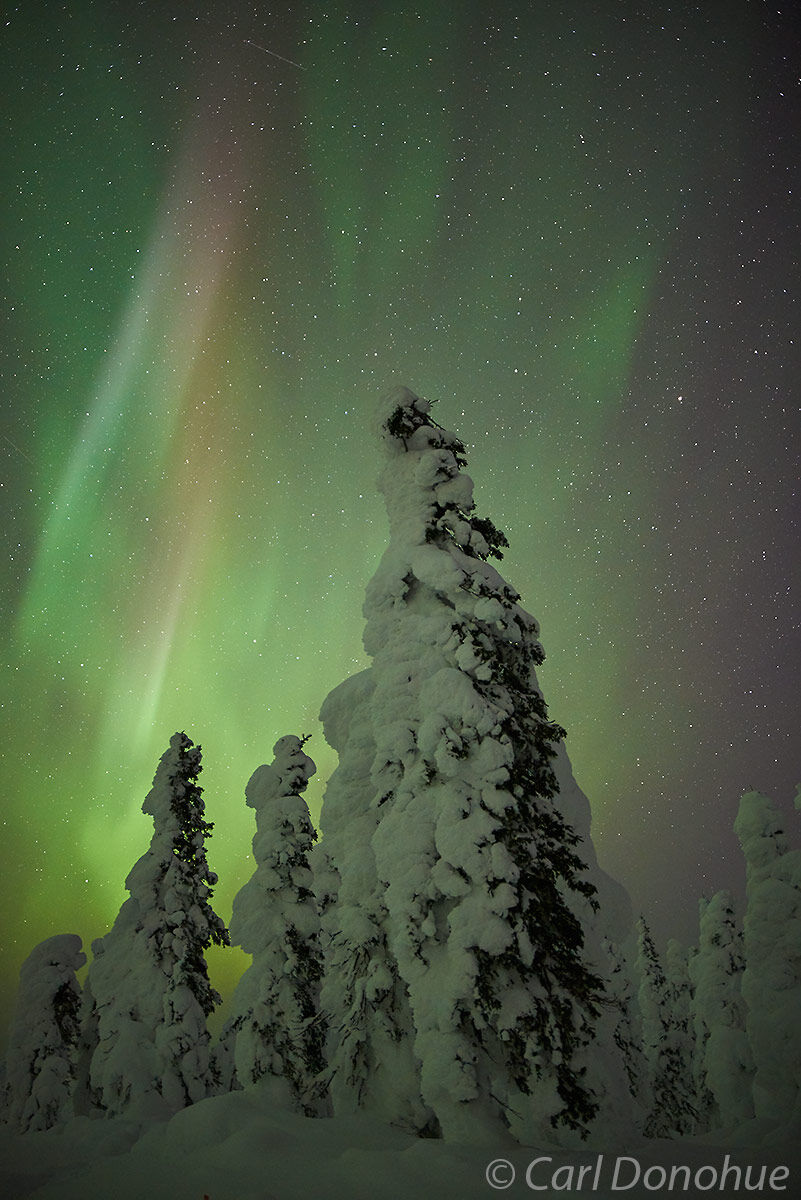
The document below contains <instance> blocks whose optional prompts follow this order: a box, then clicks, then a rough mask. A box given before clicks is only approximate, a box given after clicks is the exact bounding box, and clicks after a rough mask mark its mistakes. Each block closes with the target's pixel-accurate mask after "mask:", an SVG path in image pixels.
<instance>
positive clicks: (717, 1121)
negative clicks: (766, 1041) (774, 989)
mask: <svg viewBox="0 0 801 1200" xmlns="http://www.w3.org/2000/svg"><path fill="white" fill-rule="evenodd" d="M744 966H745V958H744V954H743V938H742V932H741V930H740V928H739V926H738V924H737V919H736V917H735V913H734V902H733V899H732V895H731V893H730V892H727V891H720V892H717V893H716V894H715V895H714V896H713V897H712V899H711V900H710V901H709V902H708V903H706V902H702V904H701V916H700V936H699V945H698V953H697V954H696V955H695V956H694V957H693V958H692V959H691V960H690V977H691V979H692V981H693V988H694V992H693V1000H692V1020H693V1027H694V1032H695V1060H694V1064H693V1076H694V1079H695V1091H696V1096H697V1105H698V1108H699V1113H700V1115H701V1116H702V1117H703V1119H704V1123H705V1124H706V1126H707V1127H708V1128H710V1129H717V1128H724V1129H727V1128H731V1127H732V1126H733V1125H737V1124H740V1123H742V1122H744V1121H748V1120H750V1119H751V1118H752V1117H753V1115H754V1104H753V1098H752V1095H751V1087H752V1076H753V1072H754V1066H753V1059H752V1057H751V1048H750V1046H749V1044H748V1037H747V1035H746V1032H745V1016H746V1009H745V1001H744V1000H743V996H742V977H743V969H744Z"/></svg>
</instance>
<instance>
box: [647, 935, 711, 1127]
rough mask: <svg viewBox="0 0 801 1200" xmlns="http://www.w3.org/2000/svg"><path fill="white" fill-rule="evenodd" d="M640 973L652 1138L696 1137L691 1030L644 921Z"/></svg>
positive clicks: (648, 1122) (649, 1124) (682, 1005)
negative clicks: (689, 1042)
mask: <svg viewBox="0 0 801 1200" xmlns="http://www.w3.org/2000/svg"><path fill="white" fill-rule="evenodd" d="M637 929H638V935H639V942H638V957H637V972H638V975H639V980H640V986H639V1005H640V1013H641V1016H642V1034H643V1050H644V1053H645V1060H646V1063H647V1066H648V1074H649V1082H650V1088H651V1105H650V1112H649V1114H648V1117H647V1120H646V1122H645V1126H644V1129H643V1132H644V1134H645V1136H646V1137H670V1136H672V1135H674V1134H685V1133H692V1132H693V1130H694V1129H695V1125H696V1122H697V1119H698V1114H697V1112H696V1110H695V1105H694V1103H693V1100H694V1094H693V1085H692V1070H691V1069H690V1070H688V1067H687V1058H688V1051H687V1030H686V1023H685V1020H684V1017H683V1015H682V1014H683V1009H684V1007H685V1006H684V1004H683V1003H682V1004H681V1005H680V1007H679V1012H678V1013H677V1008H676V995H675V991H674V988H673V987H672V986H671V985H670V983H669V982H668V980H667V977H666V975H665V971H664V968H663V967H662V963H661V961H660V958H659V955H658V953H657V950H656V946H655V945H654V942H653V938H652V937H651V933H650V930H649V928H648V926H647V924H646V923H645V921H644V920H643V919H642V918H641V919H640V920H639V922H638V923H637Z"/></svg>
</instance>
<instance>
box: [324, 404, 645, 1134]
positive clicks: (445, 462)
mask: <svg viewBox="0 0 801 1200" xmlns="http://www.w3.org/2000/svg"><path fill="white" fill-rule="evenodd" d="M429 414H430V404H429V403H428V402H427V401H425V400H422V399H420V398H419V397H416V396H414V395H413V394H412V393H411V392H409V391H408V390H407V389H405V388H401V389H398V390H397V391H396V392H394V393H393V394H392V396H390V397H388V398H387V400H386V401H385V402H384V403H383V405H382V409H381V414H380V418H379V426H380V432H381V437H382V441H383V444H384V447H385V450H386V454H387V459H388V461H387V464H386V466H385V468H384V470H383V472H382V474H381V478H380V481H379V487H380V489H381V491H382V492H383V493H384V496H385V500H386V504H387V510H388V513H389V520H390V544H389V546H388V548H387V550H386V552H385V554H384V556H383V559H382V562H381V565H380V566H379V569H378V571H377V573H376V575H375V577H374V578H373V580H372V581H371V583H370V584H369V585H368V589H367V597H366V601H365V609H364V611H365V616H366V619H367V624H366V629H365V635H364V640H365V649H366V650H367V653H368V654H369V655H370V656H371V658H372V660H373V665H372V667H371V668H370V670H369V672H367V673H365V676H362V677H357V680H358V681H359V682H358V683H357V682H356V681H355V680H354V681H348V682H347V683H346V684H345V685H342V687H341V689H337V691H335V692H334V693H332V695H331V696H330V697H329V699H328V701H327V702H326V706H325V707H324V710H323V715H324V716H326V715H327V717H328V721H327V723H326V734H327V736H328V728H329V726H334V727H335V726H337V725H339V727H340V728H339V729H338V730H337V732H336V733H335V734H334V744H335V745H337V743H339V744H338V745H337V748H338V749H339V752H340V768H339V771H340V772H342V775H343V777H346V776H350V777H351V778H353V777H355V776H356V775H357V773H358V772H357V769H356V766H355V764H356V761H357V759H358V760H359V761H360V764H361V765H360V768H359V769H360V770H361V782H360V783H359V785H358V787H357V789H356V790H355V791H353V792H351V793H350V795H348V793H347V790H346V788H345V786H344V784H342V785H340V782H339V781H337V783H336V784H335V785H334V786H332V787H330V788H329V790H328V792H327V793H326V797H325V801H324V806H323V815H322V826H323V838H324V844H330V847H331V848H330V857H331V860H332V862H333V863H334V864H335V865H336V867H337V869H338V871H339V874H340V880H341V886H340V894H339V897H338V899H337V902H336V903H335V904H334V905H333V906H332V908H331V910H330V914H329V916H330V918H331V923H330V924H329V928H331V929H336V927H337V925H338V931H337V933H336V937H335V939H334V942H333V943H332V945H333V946H334V947H336V953H337V960H336V962H337V963H339V964H342V963H348V962H350V963H352V964H353V968H352V977H351V979H350V982H349V983H348V986H347V987H346V988H344V989H343V988H339V987H338V986H337V985H336V983H331V984H328V983H327V986H326V996H327V1001H328V1004H329V1005H330V1008H331V1011H332V1029H333V1030H334V1031H335V1035H336V1031H337V1030H339V1029H341V1028H347V1029H348V1030H349V1032H350V1034H351V1045H352V1048H353V1050H354V1052H352V1053H351V1054H350V1055H349V1056H348V1057H347V1059H344V1060H343V1056H342V1055H341V1054H340V1055H339V1056H338V1055H337V1053H336V1050H334V1055H333V1057H334V1068H335V1072H336V1073H337V1074H338V1075H339V1076H340V1078H339V1080H338V1081H337V1078H336V1076H335V1080H334V1083H333V1090H334V1095H335V1104H336V1097H337V1094H338V1090H339V1089H342V1090H344V1091H347V1089H348V1087H350V1088H351V1089H356V1088H358V1087H359V1086H360V1085H363V1084H364V1081H365V1078H366V1076H367V1075H368V1073H369V1072H370V1071H371V1070H373V1069H380V1066H381V1057H382V1053H383V1046H384V1045H385V1040H382V1043H381V1046H380V1047H379V1045H378V1042H377V1040H376V1039H375V1035H376V1022H375V1020H374V1019H373V1014H372V1012H370V1011H369V1005H370V1003H371V1002H372V998H373V997H374V996H375V997H377V1004H378V1009H379V1013H380V1035H381V1038H382V1039H384V1038H385V1035H389V1036H390V1037H391V1036H392V1031H393V1030H395V1031H397V1036H398V1038H399V1039H400V1038H404V1037H405V1036H406V1030H407V1029H408V1025H409V1021H410V1020H411V1024H412V1025H413V1028H414V1042H413V1046H414V1061H412V1062H411V1063H410V1064H409V1070H408V1071H407V1072H406V1073H405V1074H404V1075H403V1076H402V1077H400V1078H399V1081H398V1085H397V1086H396V1093H397V1098H396V1105H397V1106H398V1108H399V1109H400V1108H401V1107H402V1108H403V1110H404V1111H405V1112H410V1111H412V1110H414V1109H416V1108H417V1109H419V1108H420V1106H421V1104H422V1105H423V1107H424V1110H425V1111H426V1112H429V1113H431V1114H433V1116H434V1118H435V1121H434V1122H433V1123H432V1122H431V1121H430V1119H429V1123H428V1128H429V1129H433V1128H435V1127H436V1125H438V1126H439V1128H440V1129H441V1130H442V1132H443V1133H444V1134H445V1136H446V1137H454V1138H463V1137H474V1136H480V1135H482V1134H483V1135H484V1136H489V1137H492V1136H493V1134H492V1131H493V1129H495V1130H497V1128H498V1125H499V1124H503V1125H506V1126H508V1127H510V1128H511V1129H512V1130H513V1131H514V1132H515V1134H516V1135H517V1136H520V1137H521V1138H528V1137H530V1136H537V1131H539V1132H541V1131H542V1130H543V1128H544V1129H547V1128H548V1127H549V1125H556V1126H560V1125H564V1126H566V1127H568V1128H572V1129H578V1130H584V1129H586V1127H587V1126H588V1124H589V1123H590V1122H591V1121H592V1119H593V1117H594V1115H595V1112H596V1108H597V1104H596V1098H595V1097H594V1096H593V1094H592V1093H591V1091H590V1088H589V1087H588V1085H587V1080H586V1077H585V1075H584V1066H583V1057H582V1056H583V1054H584V1051H585V1048H586V1047H587V1045H588V1043H589V1042H590V1040H591V1038H592V1033H593V1027H594V1024H595V1021H596V1018H597V1017H598V1013H599V1003H600V1000H601V994H602V983H601V979H600V978H599V976H598V974H597V973H596V972H595V971H594V970H593V969H592V968H591V966H590V964H589V963H588V961H587V957H586V954H585V947H584V931H583V928H582V921H583V919H584V918H587V917H589V915H590V913H591V909H592V907H593V906H594V904H595V895H594V891H595V889H594V886H593V884H592V882H590V879H589V878H588V875H587V872H586V870H585V863H586V861H587V860H588V858H589V855H588V856H587V859H585V858H583V857H582V854H583V851H584V849H586V847H582V850H581V851H579V849H578V844H579V842H580V837H579V834H578V833H577V832H576V831H575V830H574V829H573V828H572V827H571V824H570V823H569V821H567V820H566V819H565V815H564V813H563V811H562V809H561V807H560V804H559V801H558V799H557V794H558V792H559V781H558V778H557V774H556V771H555V764H556V763H558V747H559V743H560V741H561V739H562V737H563V736H564V731H563V730H562V729H561V728H560V727H559V726H558V725H557V724H555V723H554V722H552V721H551V720H550V719H549V717H548V714H547V710H546V706H545V702H544V700H543V697H542V693H541V691H540V689H539V686H538V684H537V680H536V674H535V669H536V666H537V665H538V664H539V663H541V662H542V659H543V652H542V648H541V646H540V643H539V640H538V634H539V630H538V626H537V623H536V621H535V620H534V618H533V617H531V616H530V615H529V614H528V613H526V612H525V611H524V610H523V609H522V608H521V607H520V605H519V603H518V600H519V597H518V594H517V593H516V592H515V591H514V589H513V588H511V587H510V586H509V585H508V584H507V583H506V582H505V581H504V580H503V578H502V577H501V576H500V575H499V573H498V572H497V571H496V570H495V569H494V567H493V566H491V565H490V563H489V562H488V559H489V558H491V557H495V558H500V557H501V550H502V547H503V546H505V545H506V539H505V538H504V537H503V535H502V534H501V533H499V531H498V530H497V529H496V528H495V527H494V526H493V525H492V523H491V522H490V521H488V520H483V519H480V518H478V517H476V516H475V515H474V511H473V499H472V481H471V480H470V478H469V477H468V476H467V475H466V474H463V473H462V470H461V469H462V467H463V466H464V465H465V458H464V447H463V446H462V443H461V442H460V441H459V440H458V438H456V437H455V436H454V435H452V434H450V433H448V432H446V431H445V430H444V429H442V428H440V427H439V426H438V425H437V424H436V423H435V422H434V421H433V420H432V419H431V417H430V415H429ZM357 691H358V700H359V703H360V705H361V707H360V708H359V711H358V713H357V712H356V711H355V709H356V703H355V702H356V700H357V696H356V692H357ZM349 701H351V704H350V707H351V708H352V709H353V710H354V711H353V712H352V713H351V714H350V716H349V717H348V718H347V719H344V718H343V717H342V715H341V714H342V709H343V708H344V707H345V706H346V705H347V704H348V702H349ZM326 710H327V712H326ZM368 764H369V782H368V779H367V778H366V777H365V774H364V768H365V766H367V765H368ZM566 774H569V765H568V768H567V772H566ZM573 786H575V785H573ZM582 799H583V798H582ZM584 803H586V801H584ZM349 818H350V819H351V820H353V819H355V820H357V821H358V834H353V835H352V837H353V841H354V842H356V841H358V844H357V845H353V844H351V845H350V846H346V845H345V843H346V840H347V837H348V834H347V832H346V829H347V827H348V826H347V823H348V819H349ZM588 824H589V822H588V820H587V826H588ZM329 840H330V841H329ZM360 897H362V898H363V900H364V902H365V903H366V912H365V914H364V917H365V919H364V920H360V914H359V911H358V902H359V898H360ZM335 968H336V964H335V962H334V961H333V960H330V962H329V977H330V975H331V974H332V973H333V971H334V969H335ZM363 998H366V1006H367V1007H368V1012H367V1014H366V1016H365V1017H364V1018H363V1015H362V1014H363V1006H362V1000H363ZM610 1036H611V1035H610ZM347 1072H350V1078H348V1077H347ZM343 1073H344V1074H345V1078H344V1079H343V1078H342V1075H343ZM366 1086H368V1090H369V1085H366ZM624 1086H625V1085H624ZM384 1111H386V1110H384ZM399 1119H402V1117H401V1116H400V1114H399Z"/></svg>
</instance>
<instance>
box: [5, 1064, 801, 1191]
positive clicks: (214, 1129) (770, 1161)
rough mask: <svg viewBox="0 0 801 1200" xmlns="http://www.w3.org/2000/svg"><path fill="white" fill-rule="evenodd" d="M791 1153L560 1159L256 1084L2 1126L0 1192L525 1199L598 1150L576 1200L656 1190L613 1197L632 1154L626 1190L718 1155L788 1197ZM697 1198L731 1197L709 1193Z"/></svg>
mask: <svg viewBox="0 0 801 1200" xmlns="http://www.w3.org/2000/svg"><path fill="white" fill-rule="evenodd" d="M799 1147H801V1122H796V1123H795V1124H794V1125H790V1126H787V1127H786V1128H784V1129H783V1130H781V1131H780V1133H779V1135H778V1140H776V1137H775V1136H774V1138H773V1140H770V1134H769V1132H768V1128H767V1127H766V1126H764V1125H762V1124H760V1123H759V1122H752V1123H750V1124H749V1125H746V1126H743V1127H742V1128H741V1129H739V1130H737V1131H733V1132H732V1134H731V1135H730V1136H729V1137H727V1139H726V1140H724V1141H721V1140H715V1139H714V1138H708V1139H685V1140H683V1141H681V1142H668V1141H661V1140H658V1139H657V1140H649V1141H644V1140H643V1139H642V1138H640V1137H639V1136H638V1135H637V1134H635V1133H633V1132H632V1133H629V1134H628V1136H625V1137H624V1139H623V1141H622V1142H620V1143H619V1144H612V1143H609V1144H606V1145H603V1146H600V1147H598V1148H597V1149H592V1150H589V1149H587V1148H579V1147H577V1148H576V1149H571V1150H569V1151H566V1150H564V1149H559V1148H558V1147H555V1146H554V1145H553V1144H551V1143H549V1142H539V1143H537V1144H536V1145H535V1146H531V1147H526V1146H519V1145H515V1144H513V1143H512V1142H511V1141H509V1140H506V1141H504V1140H503V1139H498V1140H496V1141H494V1142H491V1143H490V1144H489V1145H475V1144H470V1143H469V1142H443V1141H441V1140H432V1139H428V1138H422V1139H421V1138H415V1137H412V1136H410V1135H408V1134H405V1133H403V1132H401V1131H399V1130H397V1129H393V1128H390V1127H388V1126H386V1125H384V1124H382V1123H380V1122H379V1121H377V1120H376V1119H375V1118H374V1117H372V1116H371V1115H369V1114H368V1113H360V1114H359V1115H358V1116H352V1117H338V1118H327V1119H316V1120H315V1119H311V1118H307V1117H303V1116H300V1115H298V1114H296V1113H292V1112H288V1111H282V1110H280V1109H278V1108H276V1106H275V1104H274V1102H273V1100H272V1098H271V1096H270V1093H269V1089H266V1088H265V1089H259V1087H258V1086H257V1087H255V1088H253V1089H249V1090H248V1091H245V1092H234V1093H231V1094H229V1095H226V1096H220V1097H215V1098H211V1099H208V1100H203V1101H200V1102H199V1103H198V1104H194V1105H192V1106H191V1107H190V1108H187V1109H184V1110H182V1111H181V1112H179V1113H178V1114H176V1115H175V1116H174V1117H173V1118H172V1119H171V1120H169V1121H168V1122H167V1121H165V1122H155V1123H150V1124H139V1123H136V1122H132V1121H128V1120H126V1119H125V1118H121V1117H117V1118H114V1119H111V1120H107V1121H102V1120H101V1121H90V1120H88V1119H87V1118H77V1119H75V1120H73V1121H71V1122H70V1123H69V1124H67V1125H66V1126H63V1127H61V1128H60V1129H55V1130H50V1131H48V1132H47V1133H35V1134H27V1135H25V1136H24V1137H20V1136H17V1135H14V1134H12V1133H10V1132H9V1131H8V1130H6V1129H3V1128H0V1195H2V1196H3V1197H7V1198H8V1200H204V1197H208V1200H429V1198H430V1200H488V1198H489V1197H490V1196H492V1195H496V1194H498V1192H497V1190H494V1189H493V1188H491V1187H490V1185H489V1184H488V1182H487V1179H486V1172H487V1168H488V1167H489V1166H490V1163H491V1162H495V1163H496V1167H495V1170H496V1171H497V1176H496V1177H497V1178H499V1179H503V1178H509V1169H510V1167H511V1168H513V1169H514V1171H515V1174H516V1179H515V1182H514V1184H513V1185H512V1186H511V1187H510V1188H508V1190H502V1191H501V1192H500V1194H501V1195H506V1196H509V1197H511V1198H513V1200H522V1197H524V1196H531V1195H538V1194H539V1195H543V1196H546V1195H547V1196H556V1195H565V1194H571V1193H566V1192H565V1191H564V1184H565V1181H566V1179H567V1178H568V1176H567V1175H566V1172H567V1171H569V1169H570V1168H571V1167H572V1168H573V1178H574V1181H575V1178H576V1176H577V1173H578V1170H579V1169H580V1168H581V1167H582V1166H586V1165H589V1166H590V1168H591V1169H592V1171H595V1170H596V1169H597V1160H598V1154H599V1153H600V1154H603V1156H604V1157H603V1161H602V1162H601V1167H600V1186H599V1187H598V1188H597V1189H596V1190H594V1191H593V1192H592V1193H589V1192H588V1191H587V1190H586V1188H585V1189H584V1190H583V1191H582V1192H581V1194H582V1195H584V1194H592V1195H593V1196H594V1197H596V1200H612V1198H613V1197H619V1196H621V1195H623V1196H629V1197H632V1200H645V1197H647V1196H650V1195H653V1194H657V1195H659V1194H663V1193H654V1192H653V1191H645V1190H644V1189H643V1188H642V1186H640V1187H639V1188H634V1189H628V1190H626V1191H621V1190H618V1191H615V1192H613V1191H612V1190H611V1182H612V1177H613V1171H614V1167H615V1163H616V1160H617V1157H618V1156H620V1157H623V1156H625V1158H626V1159H629V1158H631V1159H634V1163H635V1165H634V1166H632V1164H631V1163H629V1162H622V1163H621V1164H620V1178H621V1181H625V1180H628V1179H630V1178H632V1175H633V1172H634V1171H635V1169H636V1168H637V1167H638V1168H639V1170H640V1172H641V1173H644V1172H645V1171H646V1170H647V1169H648V1167H649V1165H650V1164H656V1165H657V1166H660V1165H661V1166H664V1167H666V1168H668V1169H669V1168H670V1166H671V1164H676V1163H678V1164H689V1165H690V1167H691V1169H692V1170H693V1171H697V1170H698V1169H699V1168H702V1167H706V1168H707V1172H706V1177H707V1179H708V1178H709V1169H715V1170H716V1171H717V1172H718V1174H720V1172H721V1169H722V1167H723V1165H724V1163H725V1161H726V1155H727V1154H728V1155H729V1157H730V1160H731V1163H733V1164H741V1165H742V1164H748V1163H751V1164H753V1165H754V1168H761V1167H762V1166H765V1167H766V1168H768V1169H775V1167H776V1166H779V1167H781V1166H788V1167H789V1171H790V1174H789V1188H788V1189H787V1190H786V1191H785V1192H783V1193H782V1192H768V1191H767V1189H766V1190H765V1191H764V1192H762V1193H757V1194H763V1195H765V1194H775V1195H785V1196H787V1197H788V1198H790V1197H793V1196H795V1195H798V1189H799V1184H800V1183H801V1151H800V1150H799ZM499 1159H503V1160H506V1164H503V1163H498V1160H499ZM546 1159H550V1160H552V1161H550V1162H547V1161H544V1160H546ZM531 1164H534V1165H533V1166H531ZM529 1167H531V1172H530V1178H531V1180H532V1182H533V1183H537V1184H539V1185H542V1184H543V1183H544V1182H546V1181H547V1180H549V1179H550V1178H551V1176H552V1174H553V1172H554V1171H557V1170H560V1169H561V1172H562V1173H561V1176H559V1177H557V1180H556V1182H557V1184H560V1183H561V1185H562V1189H563V1190H562V1191H555V1190H552V1189H549V1190H548V1191H541V1192H539V1193H537V1192H536V1191H532V1190H531V1189H530V1188H529V1187H528V1186H527V1184H526V1182H525V1176H526V1171H527V1169H528V1168H529ZM573 1194H575V1193H573ZM664 1194H666V1193H664ZM673 1194H686V1193H683V1192H681V1191H680V1190H678V1189H677V1190H676V1191H675V1192H674V1193H673ZM690 1194H693V1193H692V1192H691V1193H690ZM697 1194H699V1195H700V1194H705V1195H706V1194H708V1195H715V1196H719V1195H722V1194H725V1195H727V1196H731V1193H730V1192H727V1193H721V1192H720V1191H719V1190H716V1191H713V1192H703V1193H701V1192H699V1193H697ZM739 1194H750V1195H753V1194H754V1193H753V1192H751V1193H742V1192H740V1193H738V1195H739Z"/></svg>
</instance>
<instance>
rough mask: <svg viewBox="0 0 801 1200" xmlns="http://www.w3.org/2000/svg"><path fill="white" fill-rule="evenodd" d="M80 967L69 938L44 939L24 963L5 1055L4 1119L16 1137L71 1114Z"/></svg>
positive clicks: (77, 947) (73, 937)
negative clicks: (76, 973)
mask: <svg viewBox="0 0 801 1200" xmlns="http://www.w3.org/2000/svg"><path fill="white" fill-rule="evenodd" d="M85 962H86V955H85V954H84V953H83V951H82V949H81V939H80V938H79V937H78V935H77V934H74V933H61V934H57V935H56V936H55V937H50V938H47V939H46V940H45V941H43V942H40V943H39V945H38V946H36V947H35V949H34V950H32V951H31V953H30V954H29V955H28V957H27V958H26V960H25V962H24V963H23V964H22V968H21V970H20V976H19V990H18V992H17V1005H16V1010H15V1013H14V1020H13V1023H12V1026H11V1035H10V1039H9V1045H8V1052H7V1055H6V1107H5V1112H4V1118H5V1120H6V1121H7V1123H8V1124H9V1126H10V1127H11V1128H12V1129H15V1130H17V1131H18V1132H20V1133H28V1132H34V1131H37V1130H43V1129H52V1128H53V1126H55V1125H59V1124H61V1123H63V1122H64V1121H67V1120H69V1118H70V1117H71V1116H72V1115H73V1108H72V1091H73V1086H74V1081H75V1047H76V1043H77V1040H78V1011H79V1008H80V1003H81V988H80V984H79V983H78V980H77V979H76V977H75V972H76V971H77V970H79V969H80V968H81V967H82V966H83V964H84V963H85Z"/></svg>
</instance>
